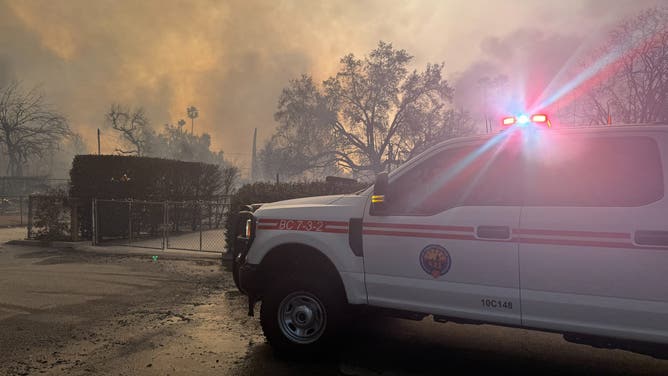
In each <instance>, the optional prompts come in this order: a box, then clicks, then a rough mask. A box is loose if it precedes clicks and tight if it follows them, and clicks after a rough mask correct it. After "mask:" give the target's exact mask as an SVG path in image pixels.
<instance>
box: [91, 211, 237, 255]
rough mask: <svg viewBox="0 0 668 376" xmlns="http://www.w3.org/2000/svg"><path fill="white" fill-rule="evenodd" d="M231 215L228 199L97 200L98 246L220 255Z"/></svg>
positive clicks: (96, 230)
mask: <svg viewBox="0 0 668 376" xmlns="http://www.w3.org/2000/svg"><path fill="white" fill-rule="evenodd" d="M228 212H229V201H228V200H221V201H214V202H208V201H197V202H150V201H138V200H94V202H93V221H94V224H93V228H94V234H93V239H94V244H95V245H105V244H115V245H126V246H133V247H142V248H153V249H182V250H191V251H204V252H218V253H220V252H224V251H225V221H226V218H227V215H228Z"/></svg>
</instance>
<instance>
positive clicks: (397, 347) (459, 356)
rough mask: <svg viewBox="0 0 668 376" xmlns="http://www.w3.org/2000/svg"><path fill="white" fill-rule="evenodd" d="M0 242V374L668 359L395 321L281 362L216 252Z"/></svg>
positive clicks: (557, 370) (539, 366) (512, 369)
mask: <svg viewBox="0 0 668 376" xmlns="http://www.w3.org/2000/svg"><path fill="white" fill-rule="evenodd" d="M159 252H160V251H156V253H157V255H158V256H159V257H158V260H157V261H153V259H152V258H151V254H145V255H142V254H130V253H127V252H124V253H121V254H119V253H115V252H111V249H109V248H101V249H97V250H95V251H72V250H57V249H45V248H31V247H20V246H9V245H2V248H0V375H2V374H6V375H28V374H59V375H61V374H69V375H90V374H108V375H136V374H146V375H168V374H169V375H186V374H187V375H300V374H304V375H342V374H343V375H443V374H446V373H453V374H477V373H481V372H484V373H488V372H491V373H494V374H509V373H513V374H541V375H545V374H548V375H549V374H554V375H562V374H582V375H584V374H587V375H591V374H613V375H629V374H646V375H666V374H668V361H666V360H658V359H654V358H652V357H649V356H646V355H640V354H635V353H631V352H627V351H622V350H606V349H595V348H592V347H589V346H585V345H576V344H571V343H568V342H565V341H564V340H563V339H562V338H561V336H559V335H556V334H549V333H540V332H532V331H527V330H520V329H510V328H500V327H493V326H488V325H482V326H470V325H458V324H451V323H447V324H439V323H434V322H432V321H431V320H430V319H425V320H423V321H421V322H413V321H405V320H400V319H392V318H376V317H374V318H365V319H360V320H358V321H357V322H355V323H353V324H352V326H351V328H352V331H353V333H354V334H353V335H352V336H350V337H348V338H347V340H346V342H344V344H342V345H341V347H340V349H338V350H337V351H334V352H333V353H331V354H328V356H327V357H325V358H321V359H298V360H290V361H287V360H282V359H279V358H277V357H276V356H274V354H273V352H272V350H271V348H270V347H269V345H267V344H266V343H265V340H264V337H263V336H262V333H261V330H260V327H259V322H258V319H257V318H251V317H248V316H246V300H245V298H244V297H243V296H242V295H240V294H239V293H238V292H237V291H236V290H235V288H234V286H233V283H232V281H231V277H230V274H229V270H228V269H227V266H225V265H222V264H221V261H220V260H219V259H215V258H211V256H208V257H209V258H206V256H204V257H202V258H192V257H191V256H187V255H181V254H165V253H159Z"/></svg>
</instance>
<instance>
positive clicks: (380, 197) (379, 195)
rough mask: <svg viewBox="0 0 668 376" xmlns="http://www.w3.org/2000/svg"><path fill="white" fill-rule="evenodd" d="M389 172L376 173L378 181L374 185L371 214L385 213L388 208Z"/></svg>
mask: <svg viewBox="0 0 668 376" xmlns="http://www.w3.org/2000/svg"><path fill="white" fill-rule="evenodd" d="M387 186H388V183H387V172H381V173H380V174H378V175H376V182H375V183H374V185H373V194H372V195H371V208H370V210H369V212H370V214H371V215H379V214H383V212H384V211H385V210H386V208H387V204H386V202H387Z"/></svg>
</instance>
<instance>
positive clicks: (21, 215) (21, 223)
mask: <svg viewBox="0 0 668 376" xmlns="http://www.w3.org/2000/svg"><path fill="white" fill-rule="evenodd" d="M19 218H20V219H19V221H20V222H19V224H20V225H21V226H23V196H19Z"/></svg>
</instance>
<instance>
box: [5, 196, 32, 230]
mask: <svg viewBox="0 0 668 376" xmlns="http://www.w3.org/2000/svg"><path fill="white" fill-rule="evenodd" d="M27 224H28V197H25V196H0V227H8V226H25V225H27Z"/></svg>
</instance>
